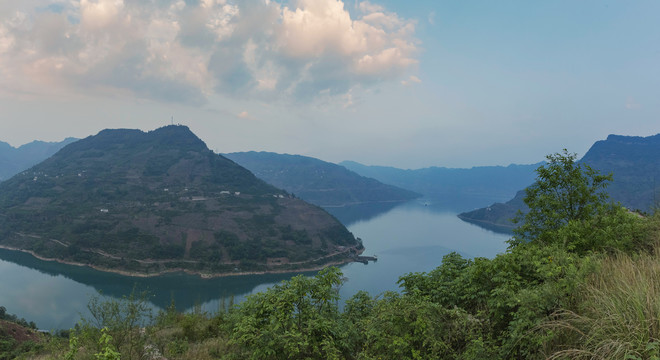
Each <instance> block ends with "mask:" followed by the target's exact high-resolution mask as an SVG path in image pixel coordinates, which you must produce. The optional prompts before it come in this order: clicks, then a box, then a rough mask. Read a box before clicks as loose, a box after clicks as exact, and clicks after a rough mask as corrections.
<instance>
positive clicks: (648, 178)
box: [459, 134, 660, 228]
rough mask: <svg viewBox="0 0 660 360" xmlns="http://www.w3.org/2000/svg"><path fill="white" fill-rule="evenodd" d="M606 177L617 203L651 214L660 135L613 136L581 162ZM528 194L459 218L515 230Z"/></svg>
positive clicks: (659, 172)
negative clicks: (517, 215)
mask: <svg viewBox="0 0 660 360" xmlns="http://www.w3.org/2000/svg"><path fill="white" fill-rule="evenodd" d="M580 162H581V163H584V164H587V165H589V166H591V167H592V168H594V169H596V170H599V171H600V172H601V173H602V174H608V173H612V174H613V181H612V184H611V185H610V186H609V187H608V188H607V192H608V194H609V195H610V197H611V198H612V200H614V201H618V202H620V203H621V205H623V206H625V207H627V208H629V209H632V210H642V211H651V210H653V209H654V208H655V207H656V206H657V205H658V202H659V201H660V194H659V193H658V191H657V189H658V186H660V134H658V135H654V136H648V137H639V136H620V135H609V136H608V137H607V139H606V140H600V141H597V142H596V143H595V144H594V145H593V146H592V147H591V148H590V149H589V151H587V153H586V154H585V155H584V157H582V159H580ZM656 179H657V180H656ZM524 197H525V192H524V191H520V192H518V194H517V195H516V196H515V197H514V198H513V199H512V200H510V201H508V202H506V203H495V204H493V205H491V206H489V207H487V208H482V209H478V210H474V211H470V212H465V213H462V214H460V215H459V217H461V218H462V219H463V220H466V221H470V222H474V223H477V224H482V225H487V226H488V225H496V226H498V227H505V228H506V227H508V228H513V224H512V223H511V222H510V219H511V218H512V217H513V216H514V215H515V214H516V212H517V211H518V209H523V210H524V202H523V198H524Z"/></svg>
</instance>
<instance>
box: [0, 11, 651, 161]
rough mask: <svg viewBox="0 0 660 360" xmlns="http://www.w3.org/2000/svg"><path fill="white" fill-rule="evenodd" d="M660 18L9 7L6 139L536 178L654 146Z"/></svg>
mask: <svg viewBox="0 0 660 360" xmlns="http://www.w3.org/2000/svg"><path fill="white" fill-rule="evenodd" d="M658 14H660V2H657V1H627V2H624V1H405V2H404V1H392V0H389V1H372V2H360V1H349V0H347V1H346V2H341V1H337V0H300V1H276V0H270V1H268V0H247V1H234V2H232V1H230V0H226V1H225V0H199V1H194V0H187V1H183V0H159V1H155V0H80V1H78V0H73V1H70V0H22V1H19V0H9V1H3V2H1V3H0V140H2V141H6V142H9V143H10V144H12V145H15V146H17V145H21V144H23V143H26V142H29V141H31V140H34V139H39V140H46V141H59V140H62V139H63V138H65V137H68V136H75V137H85V136H89V135H93V134H95V133H97V132H98V131H100V130H102V129H104V128H120V127H121V128H140V129H143V130H151V129H154V128H157V127H159V126H163V125H166V124H168V123H169V122H170V119H171V117H174V121H175V122H176V123H182V124H184V125H188V126H189V127H190V128H191V129H192V130H193V131H194V132H195V133H196V134H197V135H198V136H200V137H201V138H202V140H204V141H205V142H206V143H207V145H208V146H209V147H210V148H211V149H213V150H216V151H219V152H232V151H247V150H265V151H275V152H286V153H294V154H303V155H308V156H314V157H318V158H321V159H323V160H327V161H333V162H339V161H342V160H355V161H359V162H362V163H365V164H374V165H391V166H397V167H403V168H419V167H425V166H448V167H471V166H478V165H507V164H510V163H535V162H538V161H540V160H542V159H543V158H544V156H545V155H546V154H548V153H552V152H557V151H560V150H561V149H562V148H567V149H568V150H570V151H573V152H577V153H578V154H580V155H582V154H584V152H586V150H588V148H589V147H590V146H591V144H593V142H595V141H597V140H601V139H604V138H605V137H606V136H607V135H608V134H612V133H614V134H622V135H637V136H648V135H654V134H656V133H658V132H660V121H659V120H660V117H659V115H660V105H659V102H658V95H659V94H660V25H659V23H660V22H658V21H657V15H658Z"/></svg>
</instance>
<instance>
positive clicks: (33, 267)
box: [0, 199, 509, 330]
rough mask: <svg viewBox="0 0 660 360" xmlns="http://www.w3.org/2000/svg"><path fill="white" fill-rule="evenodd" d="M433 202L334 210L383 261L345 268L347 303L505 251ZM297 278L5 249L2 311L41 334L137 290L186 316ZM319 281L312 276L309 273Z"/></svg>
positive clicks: (1, 255) (0, 255)
mask: <svg viewBox="0 0 660 360" xmlns="http://www.w3.org/2000/svg"><path fill="white" fill-rule="evenodd" d="M450 205H451V204H446V203H442V202H441V201H437V200H436V201H432V200H429V199H422V200H414V201H412V202H409V203H405V204H400V205H398V206H394V205H393V204H386V205H379V206H374V205H370V206H369V207H368V208H365V207H356V208H348V209H347V208H342V209H330V212H331V213H333V214H334V215H335V216H336V217H337V218H338V219H340V220H341V221H342V222H344V224H346V225H347V227H348V229H349V230H350V231H351V232H352V233H353V234H354V235H355V236H356V237H360V238H361V239H362V241H363V244H364V246H365V248H366V251H365V253H364V255H377V256H378V261H376V262H370V263H369V264H368V265H365V264H361V263H352V264H347V265H344V266H342V267H341V270H342V272H343V273H344V276H345V277H346V278H347V281H346V283H345V284H344V285H343V286H342V288H341V289H340V295H341V297H342V299H344V300H345V299H347V298H349V297H351V296H352V295H353V294H355V293H356V292H357V291H359V290H366V291H368V292H369V293H370V294H372V295H374V296H375V295H378V294H380V293H382V292H383V291H388V290H397V289H398V286H397V284H396V281H397V280H398V278H399V276H401V275H404V274H406V273H409V272H420V271H429V270H432V269H434V268H435V267H437V266H438V265H439V264H440V262H441V261H442V257H443V256H444V255H445V254H447V253H449V252H451V251H456V252H458V253H460V254H462V255H464V256H466V257H493V256H495V255H496V254H497V253H499V252H503V251H504V250H505V249H506V242H505V241H506V240H507V239H508V238H509V236H508V235H506V234H497V233H494V232H492V231H490V230H485V229H482V228H480V227H478V226H475V225H472V224H469V223H466V222H463V221H461V220H460V219H458V218H457V217H456V214H457V213H458V212H459V210H463V209H459V207H456V206H450ZM295 275H296V274H274V275H250V276H234V277H223V278H214V279H201V278H199V277H197V276H192V275H186V274H168V275H163V276H159V277H154V278H134V277H126V276H121V275H117V274H110V273H104V272H100V271H96V270H94V269H90V268H87V267H79V266H72V265H65V264H59V263H55V262H49V261H42V260H38V259H36V258H34V257H32V256H31V255H29V254H24V253H20V252H16V251H8V250H2V249H0V289H2V291H0V305H1V306H4V307H5V308H7V312H9V313H12V314H16V315H17V316H18V317H23V318H25V319H26V320H27V321H34V322H35V323H36V324H37V326H38V327H39V328H40V329H45V330H52V329H66V328H70V327H72V326H73V325H74V324H75V323H76V322H77V321H78V320H79V318H80V316H81V314H82V316H87V311H86V305H87V303H88V301H89V299H90V297H91V296H95V295H97V294H98V293H99V292H100V293H101V294H103V296H112V297H121V296H124V295H128V294H130V293H131V291H133V289H137V290H138V291H147V292H148V293H149V294H150V298H149V300H150V302H151V304H152V305H153V307H154V308H155V309H158V308H164V307H166V306H167V305H169V304H170V302H171V301H172V300H174V302H175V304H176V305H177V308H178V309H179V310H181V311H189V310H191V309H192V308H193V307H194V306H198V307H201V308H202V309H203V310H204V311H209V312H214V311H217V310H218V309H219V308H220V307H221V306H222V304H228V303H229V301H230V299H233V301H234V302H240V301H242V300H243V299H244V298H245V297H246V296H247V295H249V294H252V293H255V292H258V291H262V290H265V289H267V288H268V287H269V286H272V285H273V284H275V283H277V282H280V281H282V280H286V279H289V278H291V277H292V276H295ZM306 275H313V273H306Z"/></svg>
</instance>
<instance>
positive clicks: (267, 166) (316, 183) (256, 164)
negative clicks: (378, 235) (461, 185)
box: [224, 151, 421, 207]
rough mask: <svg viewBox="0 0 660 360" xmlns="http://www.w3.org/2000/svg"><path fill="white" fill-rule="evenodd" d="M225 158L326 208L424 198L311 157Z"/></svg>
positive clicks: (259, 155)
mask: <svg viewBox="0 0 660 360" xmlns="http://www.w3.org/2000/svg"><path fill="white" fill-rule="evenodd" d="M224 156H226V157H227V158H229V159H231V160H233V161H235V162H237V163H238V164H240V165H241V166H244V167H245V168H247V169H248V170H250V171H252V172H253V173H254V174H255V175H256V176H257V177H258V178H260V179H262V180H264V181H266V182H267V183H269V184H272V185H275V186H276V187H279V188H282V189H284V190H286V191H288V192H290V193H293V194H295V195H296V196H298V197H300V198H302V199H304V200H305V201H309V202H310V203H312V204H316V205H319V206H323V207H338V206H346V205H357V204H368V203H383V202H403V201H408V200H411V199H414V198H417V197H419V196H421V195H420V194H417V193H414V192H412V191H409V190H404V189H400V188H398V187H396V186H392V185H385V184H383V183H381V182H379V181H377V180H374V179H371V178H368V177H364V176H360V175H358V174H356V173H355V172H353V171H350V170H348V169H346V168H345V167H343V166H339V165H337V164H333V163H329V162H325V161H322V160H319V159H315V158H312V157H307V156H300V155H288V154H276V153H271V152H254V151H251V152H237V153H231V154H224Z"/></svg>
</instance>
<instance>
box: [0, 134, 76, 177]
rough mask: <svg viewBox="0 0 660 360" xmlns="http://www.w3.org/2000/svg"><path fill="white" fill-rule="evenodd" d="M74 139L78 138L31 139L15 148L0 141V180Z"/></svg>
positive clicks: (16, 172) (47, 156) (45, 156)
mask: <svg viewBox="0 0 660 360" xmlns="http://www.w3.org/2000/svg"><path fill="white" fill-rule="evenodd" d="M76 140H78V139H75V138H67V139H64V140H62V141H60V142H44V141H33V142H31V143H28V144H25V145H22V146H19V147H17V148H15V147H12V146H11V145H9V144H7V143H5V142H2V141H0V181H3V180H6V179H9V178H10V177H12V176H14V175H16V174H18V173H19V172H21V171H23V170H25V169H27V168H29V167H30V166H33V165H36V164H38V163H39V162H41V161H43V160H45V159H47V158H49V157H50V156H52V155H53V154H55V153H56V152H57V151H58V150H60V149H61V148H63V147H64V146H66V145H68V144H70V143H72V142H74V141H76Z"/></svg>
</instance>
